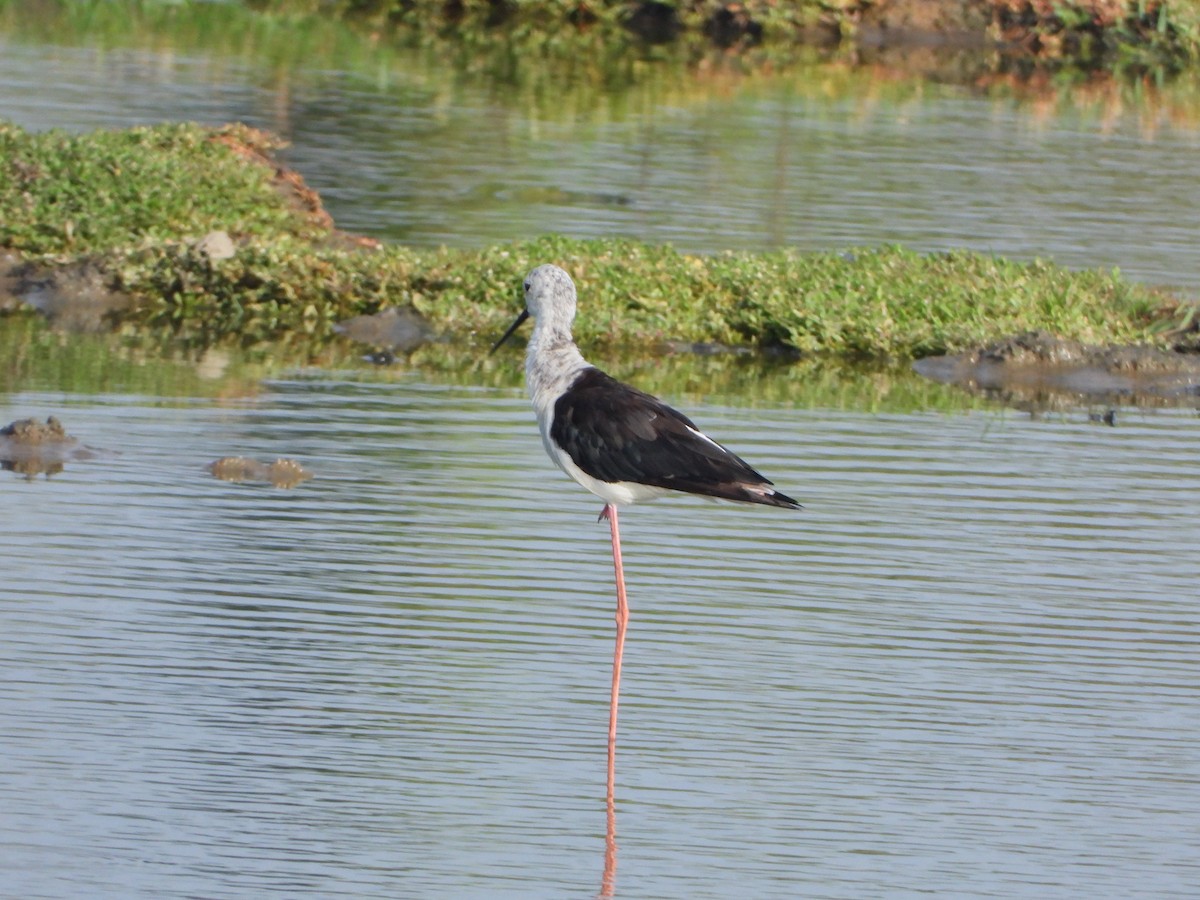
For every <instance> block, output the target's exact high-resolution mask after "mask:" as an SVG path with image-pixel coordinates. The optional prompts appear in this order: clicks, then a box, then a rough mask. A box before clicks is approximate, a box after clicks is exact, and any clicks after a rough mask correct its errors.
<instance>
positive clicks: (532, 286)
mask: <svg viewBox="0 0 1200 900" xmlns="http://www.w3.org/2000/svg"><path fill="white" fill-rule="evenodd" d="M530 316H533V318H534V319H535V320H536V322H537V325H536V327H537V332H538V333H541V334H544V335H555V336H557V337H564V338H566V339H567V340H568V341H569V340H570V339H571V325H572V323H573V322H574V321H575V282H573V281H572V280H571V276H570V275H568V274H567V273H566V272H564V271H563V270H562V269H560V268H559V267H558V266H552V265H544V266H538V267H537V268H536V269H534V270H533V271H531V272H530V273H529V274H528V275H526V276H525V310H524V312H522V313H521V314H520V315H519V316H517V320H516V321H515V322H513V323H512V325H511V326H509V329H508V331H506V332H504V336H503V337H501V338H500V340H498V341H496V343H495V344H494V345H493V347H492V351H491V352H493V353H495V352H496V349H497V348H498V347H499V346H500V345H501V344H503V343H504V342H505V341H507V340H508V339H509V337H510V336H511V335H512V333H513V332H514V331H516V330H517V328H519V327H520V325H521V323H522V322H524V321H525V320H526V319H528V318H529V317H530Z"/></svg>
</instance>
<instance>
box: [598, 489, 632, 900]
mask: <svg viewBox="0 0 1200 900" xmlns="http://www.w3.org/2000/svg"><path fill="white" fill-rule="evenodd" d="M600 518H601V519H608V525H609V529H610V530H611V532H612V552H613V568H614V569H615V570H616V581H617V645H616V649H615V650H614V651H613V676H612V697H611V700H610V704H609V710H608V830H607V840H606V842H605V843H606V847H605V850H606V852H605V854H604V881H603V888H602V889H601V893H600V895H601V896H602V897H610V896H612V890H613V887H614V882H615V880H616V869H617V842H616V837H617V834H616V832H617V827H616V826H617V820H616V801H615V796H616V781H617V703H618V701H619V699H620V696H621V657H622V655H623V654H624V652H625V626H626V625H628V624H629V601H628V600H627V599H626V597H625V568H624V566H622V565H621V531H620V528H619V527H618V525H617V508H616V506H614V505H612V504H611V503H610V504H608V505H606V506H605V507H604V509H603V510H602V511H601V513H600Z"/></svg>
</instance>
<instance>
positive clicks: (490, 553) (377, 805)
mask: <svg viewBox="0 0 1200 900" xmlns="http://www.w3.org/2000/svg"><path fill="white" fill-rule="evenodd" d="M688 409H689V411H690V412H692V413H694V415H695V418H696V419H697V420H698V421H699V422H700V423H701V424H702V425H703V426H705V427H706V428H707V429H708V430H710V431H711V432H712V433H714V434H715V435H717V436H718V437H720V438H721V439H723V440H724V441H725V442H727V443H729V444H730V445H731V446H733V447H734V448H735V449H737V450H738V451H740V452H742V453H744V454H745V455H746V456H747V457H748V458H749V459H750V460H752V461H753V462H755V463H756V464H757V465H758V466H760V467H761V468H762V470H763V471H764V472H766V473H767V474H768V475H770V476H771V477H772V478H773V479H774V480H775V481H776V482H777V483H778V484H779V485H780V487H781V488H783V489H784V490H786V491H788V492H789V493H792V494H794V495H795V496H797V497H798V498H800V499H801V500H802V502H804V503H805V509H804V511H802V512H800V513H787V512H784V511H779V510H769V509H757V508H741V507H735V506H726V505H716V504H708V503H704V502H702V501H697V500H688V499H678V500H669V501H662V502H660V503H658V504H651V505H647V506H644V507H635V508H634V509H632V510H630V511H629V512H628V513H627V514H626V515H625V516H624V517H623V521H622V525H623V536H624V538H625V555H626V566H627V570H628V572H627V575H628V580H629V586H630V596H631V604H632V609H633V620H632V624H631V630H630V640H629V644H628V646H627V650H626V660H627V669H626V675H625V681H624V693H623V697H624V703H623V707H622V709H623V717H622V734H621V741H620V747H619V757H618V841H619V848H620V849H619V867H618V870H617V894H618V896H623V897H689V898H706V897H711V898H728V897H732V896H753V897H780V898H783V897H789V898H790V897H796V896H804V897H846V898H857V897H865V896H910V895H915V894H918V893H924V892H940V893H948V894H954V895H957V896H1003V897H1012V896H1026V897H1038V898H1045V897H1080V896H1106V897H1131V896H1145V897H1194V896H1195V895H1196V890H1197V886H1198V885H1200V862H1198V861H1197V860H1198V859H1200V856H1198V854H1197V839H1196V835H1197V834H1200V763H1198V760H1200V756H1198V755H1197V748H1198V747H1200V699H1198V697H1197V694H1196V690H1195V685H1196V682H1197V676H1198V675H1200V670H1198V667H1197V659H1198V654H1200V621H1198V619H1197V617H1196V608H1195V595H1196V592H1195V585H1196V574H1197V571H1196V563H1195V548H1196V546H1197V543H1198V541H1200V524H1198V522H1197V519H1196V516H1195V502H1194V498H1195V496H1196V492H1197V489H1198V488H1200V472H1198V469H1197V463H1196V458H1195V447H1196V445H1197V438H1198V437H1200V420H1197V418H1196V415H1195V413H1194V411H1170V412H1155V413H1151V412H1146V413H1139V412H1128V413H1125V414H1123V415H1122V417H1121V418H1120V419H1119V420H1118V422H1119V424H1118V427H1116V428H1108V427H1104V426H1099V425H1095V424H1089V423H1087V422H1086V421H1085V420H1086V416H1085V415H1083V414H1080V415H1077V416H1063V417H1055V418H1051V419H1045V420H1031V419H1029V418H1028V417H1026V416H1023V415H1021V414H1018V413H1012V412H1007V413H1005V412H995V413H973V414H955V415H944V414H932V413H920V412H917V413H911V414H898V413H893V414H879V415H870V414H866V413H858V412H845V411H833V410H825V409H792V408H782V407H778V406H769V405H768V406H765V407H761V406H760V407H759V408H757V409H754V410H745V409H737V408H733V407H726V406H715V405H706V404H703V403H698V402H693V403H689V404H688ZM34 413H36V414H38V415H48V414H56V415H58V416H60V417H61V418H62V420H63V421H64V423H65V424H66V425H67V427H68V430H69V431H70V432H72V433H73V434H75V435H77V436H79V437H80V438H81V439H82V440H83V441H84V442H85V443H87V444H88V445H90V446H92V447H94V448H98V449H101V450H106V451H113V453H111V454H102V455H101V456H99V457H98V458H96V459H93V460H85V461H78V462H71V463H68V464H67V467H66V469H65V471H63V472H61V473H59V474H57V475H55V476H53V477H51V478H50V479H45V478H38V479H35V480H32V481H26V480H24V479H22V478H21V477H19V476H17V475H15V474H13V473H0V476H3V477H0V522H3V523H4V524H3V525H0V534H2V536H3V542H4V545H5V562H4V577H3V580H2V582H0V634H3V635H4V638H3V648H4V649H3V651H2V653H0V668H2V671H0V748H2V752H3V756H4V760H5V765H4V769H5V777H4V778H3V779H0V809H3V810H4V814H3V815H2V816H0V884H4V885H5V892H6V893H8V894H11V895H12V896H19V897H23V898H35V897H44V898H68V897H79V896H95V897H135V896H137V897H151V896H152V897H187V896H204V897H213V898H234V897H236V898H250V897H261V896H291V897H294V896H352V897H381V898H382V897H397V896H412V897H434V896H453V897H481V898H482V897H498V896H511V897H567V896H577V897H584V896H590V895H592V894H594V892H595V891H596V890H597V889H598V888H599V886H600V875H601V870H602V863H603V851H604V839H603V838H604V812H603V795H604V767H605V743H604V742H605V731H606V727H607V699H608V698H607V692H608V678H609V665H610V663H611V649H612V648H611V641H612V608H613V600H612V588H611V568H610V565H611V563H610V559H609V556H608V543H607V530H606V528H605V526H604V525H602V524H597V523H596V521H595V515H596V513H597V512H598V510H599V505H600V504H599V502H598V501H597V500H596V499H595V498H592V497H591V496H590V495H587V494H585V493H584V492H582V491H581V490H580V489H579V488H577V487H576V486H574V485H573V484H571V483H570V482H568V481H567V480H566V478H565V477H563V476H561V475H560V474H558V473H557V472H556V471H555V470H553V469H552V468H551V466H550V463H549V462H548V461H547V460H546V459H545V457H544V454H543V451H542V449H541V446H540V442H539V440H538V437H537V434H536V428H535V427H534V424H533V422H532V413H531V412H530V410H529V409H528V406H527V402H526V400H525V399H524V397H523V396H521V395H520V394H519V392H517V391H513V390H493V389H463V388H448V387H444V386H439V385H436V384H429V383H423V382H421V381H418V380H413V381H411V382H402V383H399V384H390V385H387V384H366V383H355V382H354V381H350V380H347V381H338V380H333V379H324V380H294V381H278V382H275V383H273V384H271V385H270V386H269V388H268V390H267V391H266V392H265V393H264V394H262V395H261V396H259V397H257V398H254V399H250V400H226V401H211V400H194V401H188V400H180V401H173V402H167V401H163V400H158V399H154V398H148V397H143V396H137V395H98V396H81V395H72V394H61V393H53V392H43V393H36V392H30V391H25V392H22V393H17V394H11V395H7V396H5V397H4V399H3V402H2V403H0V419H2V420H3V421H10V420H12V419H14V418H17V417H18V416H22V415H29V414H34ZM231 453H242V454H245V455H248V456H253V457H257V458H260V459H264V460H271V459H274V458H276V457H278V456H291V457H295V458H297V459H299V460H300V461H301V462H303V463H304V464H305V465H307V466H308V467H310V468H311V469H313V470H314V471H315V473H316V476H317V477H316V478H315V479H314V480H313V481H311V482H308V483H306V484H304V485H302V486H300V487H299V488H297V489H295V490H292V491H279V490H275V489H271V488H268V487H261V486H253V485H234V484H227V483H224V482H220V481H216V480H214V479H212V478H211V477H210V476H209V475H208V474H207V473H206V472H205V470H204V466H205V465H206V464H207V463H208V462H210V461H211V460H212V459H214V458H216V457H219V456H223V455H226V454H231Z"/></svg>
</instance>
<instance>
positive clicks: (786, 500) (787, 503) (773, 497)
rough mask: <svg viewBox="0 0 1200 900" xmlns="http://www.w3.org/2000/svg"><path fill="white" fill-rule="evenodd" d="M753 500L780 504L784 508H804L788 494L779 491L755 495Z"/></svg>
mask: <svg viewBox="0 0 1200 900" xmlns="http://www.w3.org/2000/svg"><path fill="white" fill-rule="evenodd" d="M752 502H754V503H762V504H764V505H766V506H778V507H781V508H783V509H804V507H803V506H801V505H800V504H799V503H797V502H796V501H795V500H793V499H792V498H791V497H789V496H788V495H787V494H781V493H779V491H771V493H769V494H763V495H761V496H758V497H755V498H754V500H753V501H752Z"/></svg>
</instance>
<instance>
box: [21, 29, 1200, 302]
mask: <svg viewBox="0 0 1200 900" xmlns="http://www.w3.org/2000/svg"><path fill="white" fill-rule="evenodd" d="M216 33H217V35H219V34H220V30H219V29H217V30H216ZM76 40H77V41H80V42H83V43H84V45H83V46H62V45H58V44H53V43H45V41H44V39H41V40H38V39H31V38H29V37H28V36H24V37H22V36H20V35H11V36H10V37H9V38H7V39H6V38H5V37H4V35H3V34H0V97H2V98H3V100H0V117H3V118H7V119H10V120H12V121H15V122H16V123H18V124H20V125H22V126H24V127H27V128H32V129H46V128H66V129H72V130H75V129H88V128H97V127H126V126H130V125H135V124H142V123H148V122H159V121H163V120H171V121H176V120H181V119H190V120H197V121H201V122H208V123H212V124H219V123H223V122H228V121H233V120H238V121H245V122H248V123H250V124H253V125H256V126H259V127H263V128H267V129H270V130H272V131H275V132H277V133H279V134H281V135H282V136H284V137H285V138H287V139H288V140H290V141H291V142H292V148H291V150H290V151H288V153H287V155H286V158H287V160H288V161H289V162H290V163H291V164H292V165H294V166H296V167H297V168H298V169H299V170H300V171H301V172H302V173H303V174H304V176H305V177H306V179H307V180H308V182H309V183H310V184H311V185H312V187H314V188H315V189H316V190H317V191H318V192H319V193H320V194H321V196H322V198H323V199H324V201H325V202H326V204H327V206H328V208H329V209H330V211H331V212H332V213H333V215H334V217H335V219H336V220H337V222H338V224H339V225H340V226H341V227H342V228H345V229H348V230H351V231H355V232H360V233H365V234H369V235H373V236H376V237H380V238H384V239H389V240H400V241H405V242H408V243H412V244H420V245H440V244H446V245H449V246H479V245H483V244H487V243H493V242H508V241H512V240H514V239H519V238H526V237H531V236H535V235H540V234H544V233H548V232H554V233H561V234H567V235H571V236H575V237H605V236H613V235H625V236H631V237H636V238H640V239H643V240H647V241H652V242H670V243H673V244H675V245H676V246H677V247H679V248H680V249H681V250H683V251H687V252H703V253H709V252H715V251H720V250H735V249H736V250H741V249H749V250H759V249H763V248H770V247H794V248H797V249H800V250H828V249H843V248H846V247H849V246H855V245H869V246H874V245H878V244H882V243H901V244H904V245H907V246H910V247H912V248H913V249H916V250H920V251H938V250H949V249H961V248H967V249H972V250H977V251H981V252H985V253H996V254H1001V255H1004V256H1009V257H1013V258H1016V259H1032V258H1034V257H1041V258H1050V259H1053V260H1054V261H1056V262H1059V263H1062V264H1065V265H1068V266H1074V267H1101V268H1106V269H1109V268H1113V267H1117V268H1120V269H1121V270H1122V271H1123V272H1124V273H1125V274H1126V275H1127V276H1129V277H1132V278H1134V279H1137V280H1141V281H1145V282H1149V283H1151V284H1162V285H1169V286H1174V287H1177V288H1184V289H1186V290H1187V291H1188V292H1190V293H1193V294H1194V293H1195V292H1196V291H1197V289H1198V288H1200V271H1198V270H1197V268H1196V265H1195V262H1196V261H1195V253H1194V244H1195V241H1194V236H1195V234H1196V233H1197V232H1198V231H1200V165H1197V160H1198V159H1200V105H1198V104H1197V101H1196V97H1197V96H1198V94H1197V92H1195V91H1194V90H1191V89H1189V87H1188V85H1189V84H1190V82H1185V83H1184V84H1183V85H1181V86H1179V87H1178V89H1176V90H1172V89H1171V88H1169V87H1168V88H1167V89H1164V90H1163V91H1158V90H1157V89H1155V88H1154V87H1153V86H1152V85H1151V84H1149V83H1147V84H1145V85H1138V84H1136V83H1134V84H1133V85H1132V86H1123V85H1121V84H1119V83H1118V84H1110V85H1108V87H1107V88H1104V87H1103V86H1101V87H1095V86H1090V85H1083V86H1081V87H1080V88H1079V89H1077V90H1072V89H1070V88H1069V87H1064V88H1063V89H1062V90H1061V92H1056V91H1054V90H1050V91H1048V92H1045V91H1043V92H1038V91H1033V90H1031V91H1028V92H1027V93H1025V94H1020V93H1019V92H1018V93H1017V94H1014V93H1012V92H1009V91H989V90H982V89H980V88H979V87H978V86H977V85H974V84H936V83H928V82H925V83H922V82H920V81H919V80H918V79H916V78H906V77H905V76H904V75H903V74H902V73H897V72H896V71H893V70H889V69H886V68H884V69H880V70H875V71H873V70H869V69H868V70H863V71H860V72H857V73H853V74H849V73H848V72H847V69H846V67H845V66H844V65H839V64H823V63H811V64H804V65H797V66H795V67H794V68H792V69H788V70H785V71H784V72H782V73H781V74H780V75H779V76H778V77H776V78H763V77H750V76H739V75H738V74H736V72H734V73H730V72H722V71H721V69H720V68H719V67H718V68H717V70H716V71H715V72H713V71H706V72H699V73H698V72H695V71H691V70H688V69H686V68H681V67H679V66H672V65H668V64H667V63H660V64H656V63H646V64H643V65H642V66H641V68H640V69H639V70H638V71H639V72H640V73H641V74H639V75H637V76H636V77H634V78H633V81H632V84H624V83H622V84H620V86H619V87H615V88H614V89H613V90H612V91H610V92H605V90H604V89H603V88H602V87H601V86H600V85H598V84H597V83H595V82H594V81H589V80H588V79H583V80H582V82H581V81H580V80H578V79H575V80H572V79H567V78H556V77H555V75H554V71H553V70H551V71H549V72H547V73H542V74H541V75H538V74H537V73H536V71H535V73H533V74H530V73H528V72H525V73H524V74H525V75H526V76H528V77H530V78H533V79H535V83H534V84H533V85H532V86H530V85H528V84H525V83H523V82H519V81H518V82H515V83H513V82H507V81H505V80H504V79H503V78H497V77H495V76H494V75H489V74H486V73H471V72H463V71H456V70H455V69H454V68H453V67H451V66H449V65H447V63H446V61H445V59H443V58H442V57H438V56H431V55H430V54H427V53H421V52H418V51H402V50H397V51H395V53H394V54H392V55H386V54H379V57H380V58H378V59H375V60H374V63H373V67H372V66H371V65H368V64H366V63H363V62H362V61H361V59H359V58H358V57H353V58H346V59H345V61H344V65H345V66H346V68H339V67H338V61H339V57H338V56H337V55H336V54H335V55H333V56H332V58H325V57H322V58H321V63H320V65H316V64H314V65H313V66H312V67H310V68H304V67H298V68H296V67H289V66H284V65H279V64H274V63H273V61H272V59H271V57H270V55H269V54H267V53H264V54H263V56H264V57H265V58H264V59H262V60H261V61H259V57H258V56H256V54H255V53H254V52H252V51H253V49H254V48H253V47H251V48H249V50H247V49H246V48H243V51H242V52H241V53H234V54H231V53H230V51H229V50H228V49H225V48H223V47H222V46H214V44H216V41H215V40H214V37H213V35H211V34H210V35H208V36H207V37H205V38H193V39H190V40H184V41H183V42H182V44H181V45H180V46H178V47H176V46H172V45H171V39H170V38H160V39H159V40H158V41H157V42H154V41H147V42H148V43H150V44H151V45H152V47H153V49H146V48H140V47H131V48H122V47H116V48H112V47H104V48H103V49H100V48H96V47H91V46H87V44H86V35H81V36H78V37H77V38H76ZM130 40H131V41H132V40H133V38H132V37H131V38H130ZM164 43H165V44H166V46H165V47H164V46H162V44H164ZM525 65H526V67H527V68H528V67H529V66H530V65H531V64H530V63H529V61H525ZM534 68H535V69H536V67H534ZM595 77H596V78H600V77H601V76H599V75H596V76H595ZM548 98H553V99H548ZM715 223H719V227H714V226H715Z"/></svg>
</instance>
